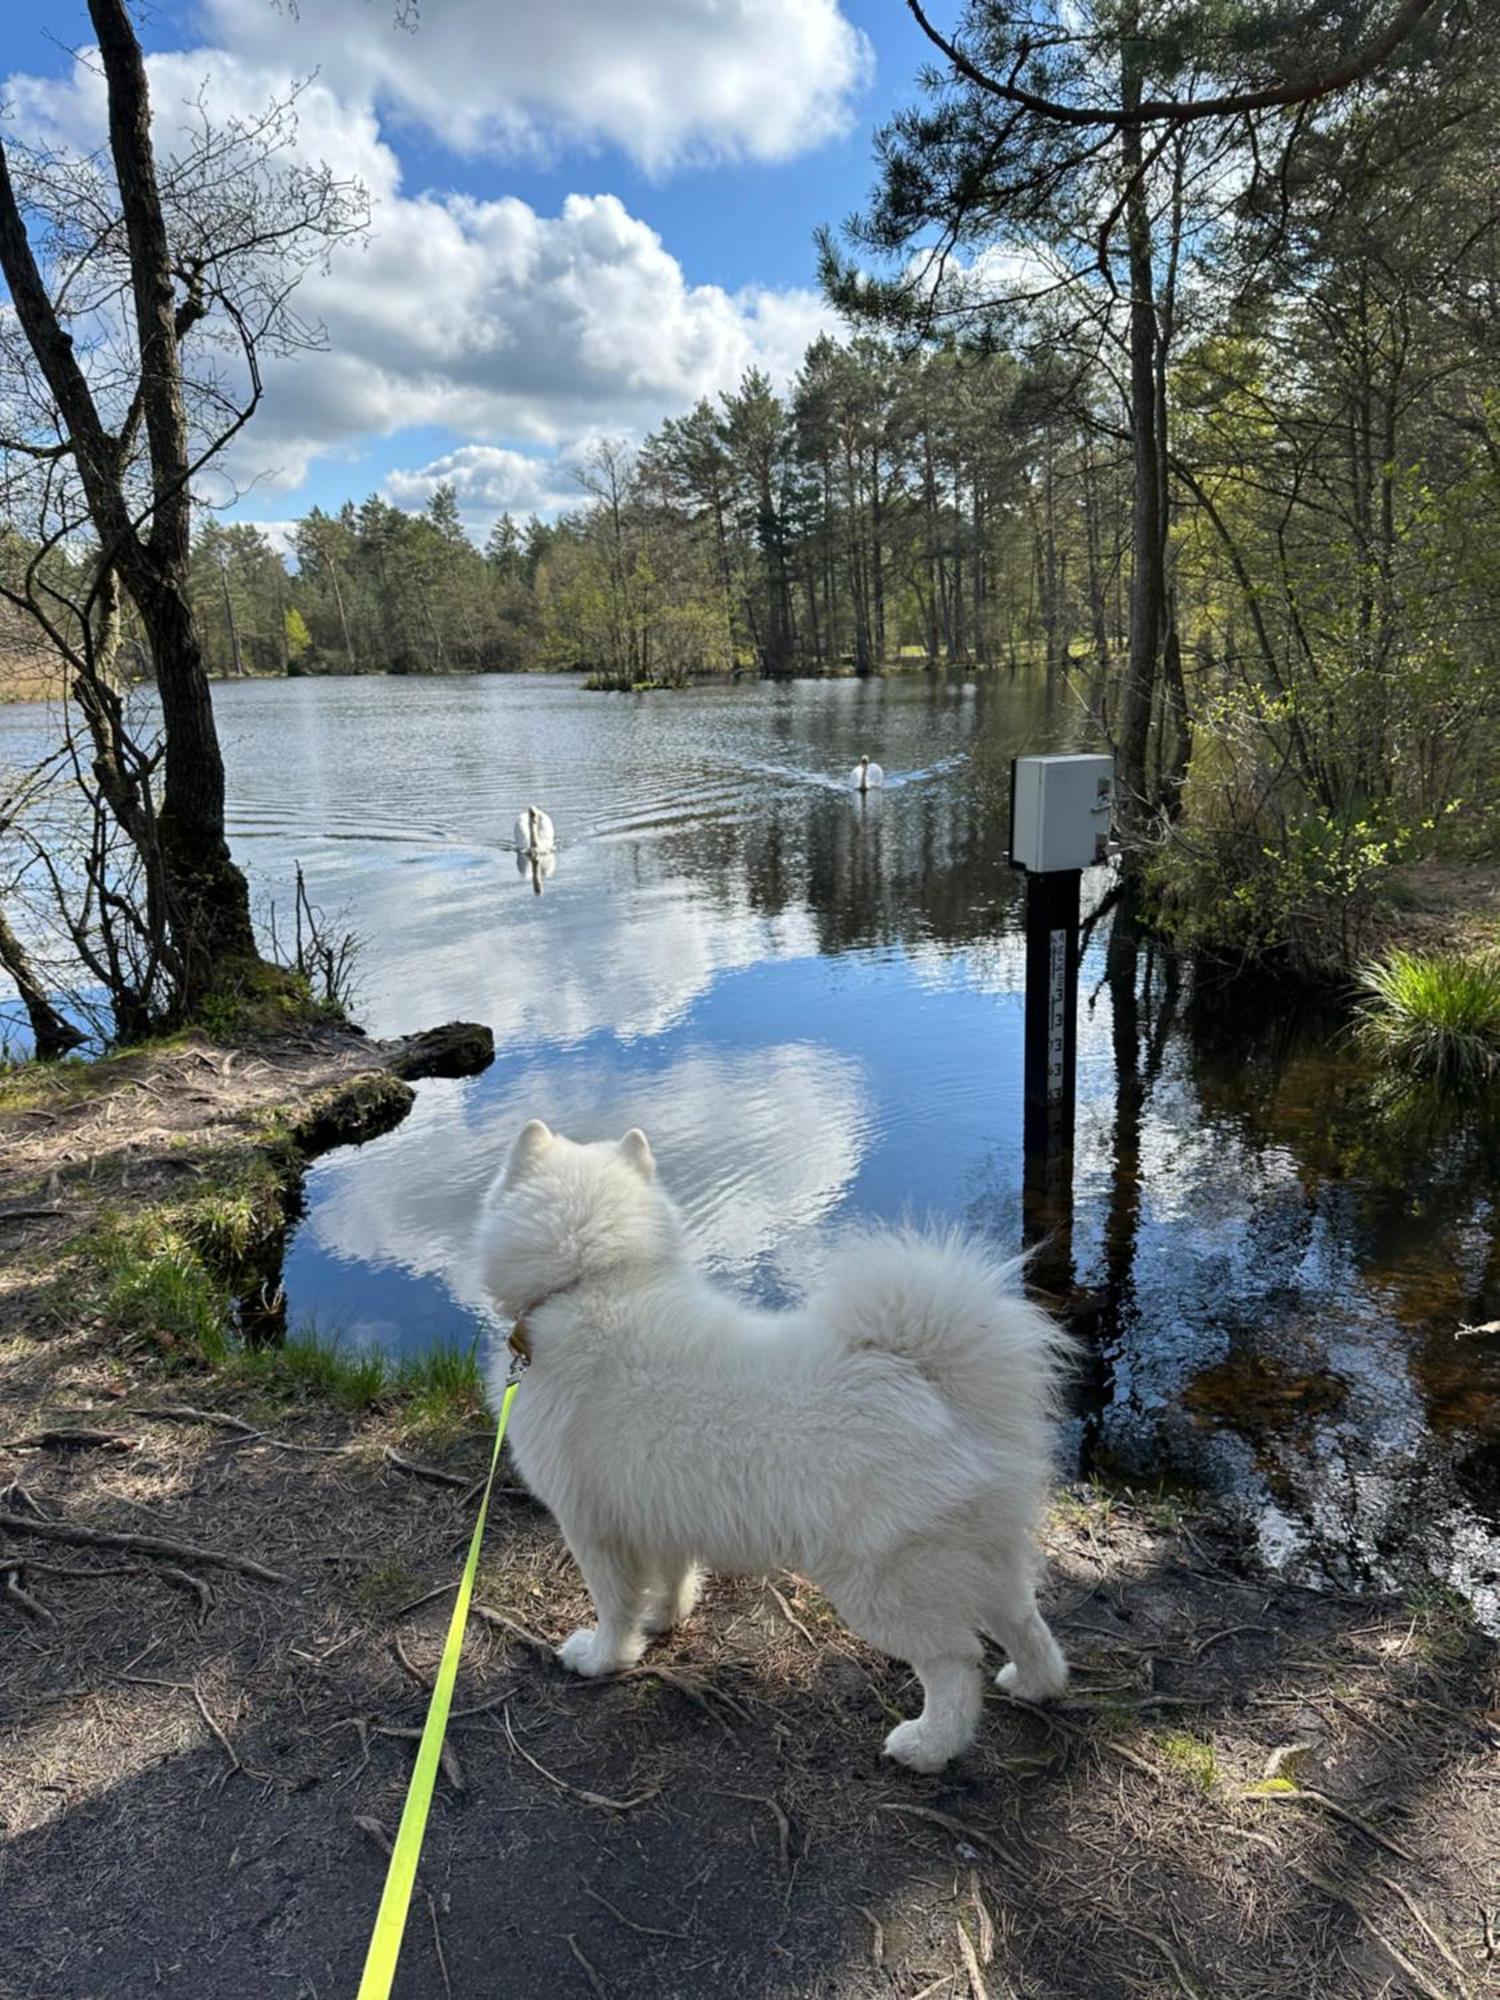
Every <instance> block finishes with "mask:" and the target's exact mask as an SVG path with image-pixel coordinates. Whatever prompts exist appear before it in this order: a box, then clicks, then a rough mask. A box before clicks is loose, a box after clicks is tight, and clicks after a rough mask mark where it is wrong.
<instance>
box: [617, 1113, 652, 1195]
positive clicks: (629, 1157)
mask: <svg viewBox="0 0 1500 2000" xmlns="http://www.w3.org/2000/svg"><path fill="white" fill-rule="evenodd" d="M620 1158H621V1159H622V1160H623V1161H624V1162H625V1164H626V1165H627V1166H629V1167H634V1168H635V1170H636V1172H637V1173H638V1174H639V1175H640V1177H641V1179H642V1180H643V1181H650V1180H655V1178H656V1161H655V1160H654V1159H653V1158H652V1157H651V1145H650V1141H649V1140H648V1139H647V1137H646V1135H645V1133H644V1132H643V1131H642V1130H641V1128H640V1126H639V1125H632V1126H631V1128H630V1130H629V1131H628V1132H627V1133H626V1134H625V1137H624V1138H623V1139H622V1140H621V1141H620Z"/></svg>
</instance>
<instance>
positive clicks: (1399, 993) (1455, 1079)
mask: <svg viewBox="0 0 1500 2000" xmlns="http://www.w3.org/2000/svg"><path fill="white" fill-rule="evenodd" d="M1359 983H1360V988H1361V1006H1360V1023H1359V1039H1360V1042H1361V1044H1362V1045H1363V1047H1364V1048H1365V1049H1366V1050H1367V1051H1368V1053H1369V1054H1370V1055H1371V1056H1372V1058H1374V1059H1375V1060H1376V1061H1378V1062H1379V1063H1381V1064H1382V1065H1383V1066H1385V1067H1388V1068H1390V1069H1393V1070H1395V1071H1397V1072H1398V1073H1399V1074H1401V1075H1403V1076H1405V1077H1409V1078H1412V1079H1416V1080H1421V1081H1426V1082H1431V1083H1437V1084H1440V1085H1442V1086H1444V1087H1445V1088H1447V1089H1451V1090H1456V1091H1474V1090H1483V1089H1489V1088H1492V1087H1493V1086H1494V1085H1495V1084H1496V1083H1500V953H1496V952H1485V953H1479V954H1473V955H1470V954H1465V953H1461V952H1443V951H1432V952H1411V951H1393V952H1391V953H1389V954H1388V955H1387V956H1386V957H1385V958H1383V959H1379V960H1377V961H1376V962H1375V963H1374V964H1371V965H1367V966H1366V967H1365V968H1364V970H1363V971H1362V972H1361V974H1360V980H1359Z"/></svg>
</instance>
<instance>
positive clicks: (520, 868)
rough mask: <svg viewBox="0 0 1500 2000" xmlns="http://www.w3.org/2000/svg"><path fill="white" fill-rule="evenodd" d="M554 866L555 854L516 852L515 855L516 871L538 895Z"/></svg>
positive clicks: (555, 862) (554, 868) (555, 864)
mask: <svg viewBox="0 0 1500 2000" xmlns="http://www.w3.org/2000/svg"><path fill="white" fill-rule="evenodd" d="M556 868H557V856H556V855H555V854H518V855H517V856H516V873H517V874H518V875H519V876H521V877H522V878H523V880H529V881H530V883H531V887H532V891H533V893H534V894H536V895H538V896H540V895H541V893H542V884H543V883H544V882H546V881H548V880H549V879H550V878H551V876H552V874H553V873H554V871H555V870H556Z"/></svg>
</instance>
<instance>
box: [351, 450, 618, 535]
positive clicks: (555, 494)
mask: <svg viewBox="0 0 1500 2000" xmlns="http://www.w3.org/2000/svg"><path fill="white" fill-rule="evenodd" d="M440 486H451V487H452V488H453V490H454V493H455V495H456V497H457V500H458V507H459V512H460V513H461V514H462V515H463V517H464V519H465V521H466V522H467V523H471V524H476V525H477V524H483V523H488V522H490V521H493V520H494V519H495V518H496V516H497V515H500V514H552V513H556V512H557V511H558V509H559V508H562V507H567V506H571V505H575V504H576V503H577V501H578V499H579V498H580V493H579V488H578V486H577V483H576V482H575V481H572V480H570V479H569V478H568V476H567V473H566V471H565V470H564V469H563V468H561V467H559V466H557V465H554V464H552V463H551V462H550V461H548V460H547V459H542V458H533V457H530V456H528V454H527V453H525V452H521V451H507V450H506V449H505V448H504V447H503V446H501V445H493V444H466V445H461V446H460V447H459V449H458V450H457V451H445V452H444V453H443V454H442V456H441V457H439V458H434V459H432V460H431V461H429V463H428V464H426V465H422V466H418V467H417V468H416V469H415V470H413V471H410V472H393V473H391V474H390V475H389V477H388V478H387V479H386V482H385V493H386V497H387V498H388V499H390V500H392V501H394V502H395V504H396V505H397V506H398V507H408V508H419V507H425V506H426V505H427V503H428V501H429V500H431V498H432V496H433V494H434V493H436V491H437V489H438V488H439V487H440Z"/></svg>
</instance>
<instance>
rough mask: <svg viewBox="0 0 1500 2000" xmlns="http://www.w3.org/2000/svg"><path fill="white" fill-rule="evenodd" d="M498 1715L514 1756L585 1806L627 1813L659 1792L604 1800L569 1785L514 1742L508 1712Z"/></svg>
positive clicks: (654, 1789)
mask: <svg viewBox="0 0 1500 2000" xmlns="http://www.w3.org/2000/svg"><path fill="white" fill-rule="evenodd" d="M500 1714H501V1717H502V1719H503V1721H504V1723H505V1740H506V1742H507V1743H509V1745H510V1747H511V1749H512V1750H514V1751H515V1753H516V1755H517V1756H518V1757H521V1758H524V1759H525V1761H526V1762H527V1763H528V1764H529V1765H530V1766H531V1768H532V1770H533V1771H535V1772H536V1773H537V1774H538V1776H540V1777H543V1778H545V1779H546V1780H547V1783H548V1784H549V1785H555V1786H556V1787H557V1789H558V1791H560V1792H567V1793H568V1795H569V1796H570V1797H571V1798H575V1799H582V1800H583V1802H584V1804H585V1805H586V1806H602V1807H603V1808H604V1810H605V1811H606V1812H629V1811H630V1810H631V1809H632V1807H634V1806H643V1805H645V1803H646V1801H647V1800H648V1799H654V1798H655V1797H656V1796H657V1794H658V1793H659V1792H660V1791H661V1786H660V1785H653V1786H652V1787H651V1789H650V1790H649V1791H647V1792H638V1793H637V1794H636V1796H635V1797H634V1798H633V1799H610V1798H606V1797H605V1796H604V1794H603V1792H590V1791H585V1790H583V1789H582V1788H581V1787H580V1786H578V1785H570V1784H569V1783H568V1781H567V1779H566V1778H559V1777H558V1776H557V1774H556V1772H554V1771H549V1770H548V1769H547V1767H546V1765H545V1764H539V1763H538V1762H537V1760H536V1758H535V1757H533V1756H532V1754H531V1752H530V1751H529V1750H523V1749H522V1748H521V1745H520V1744H519V1743H518V1742H517V1741H516V1732H515V1730H514V1729H512V1728H511V1723H510V1710H509V1709H508V1708H506V1707H502V1708H501V1710H500Z"/></svg>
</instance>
